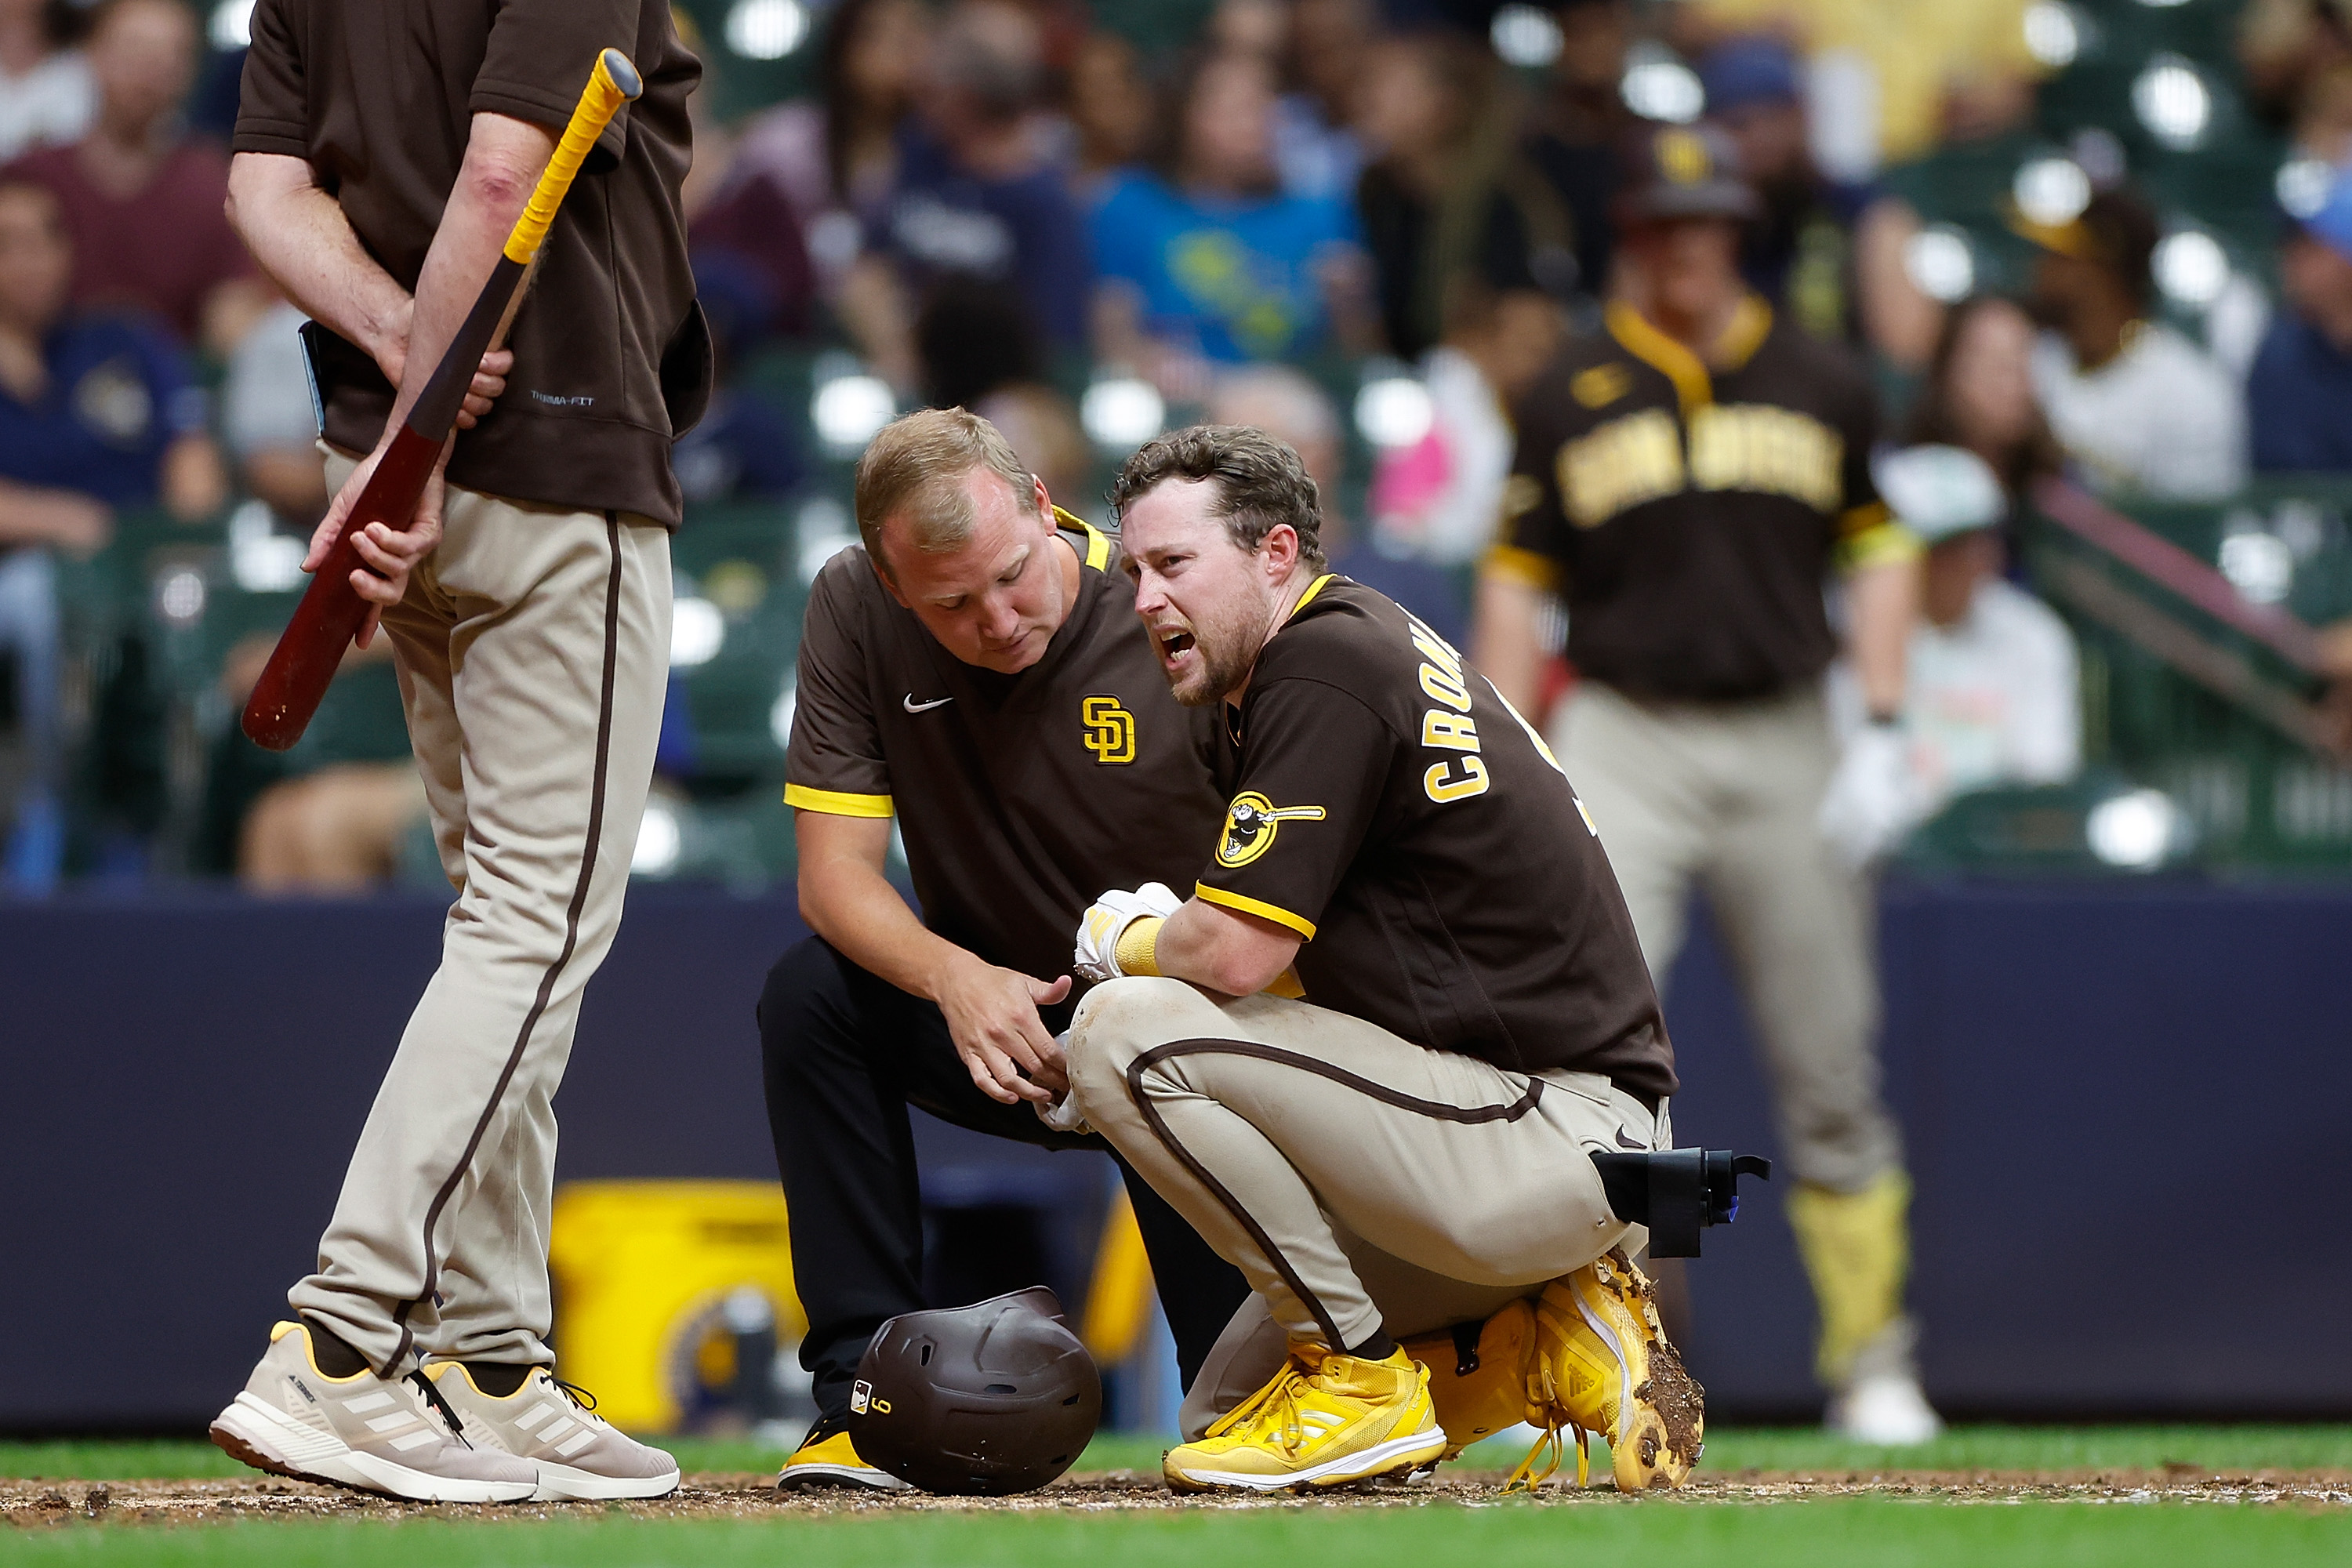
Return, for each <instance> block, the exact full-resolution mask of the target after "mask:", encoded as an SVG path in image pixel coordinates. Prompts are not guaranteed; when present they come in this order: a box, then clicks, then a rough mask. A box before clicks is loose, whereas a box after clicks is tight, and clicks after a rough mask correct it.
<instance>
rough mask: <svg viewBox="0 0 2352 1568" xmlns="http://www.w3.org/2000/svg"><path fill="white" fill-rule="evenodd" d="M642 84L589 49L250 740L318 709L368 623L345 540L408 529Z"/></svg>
mask: <svg viewBox="0 0 2352 1568" xmlns="http://www.w3.org/2000/svg"><path fill="white" fill-rule="evenodd" d="M644 90H645V83H644V81H643V80H642V79H640V78H639V77H638V75H637V68H636V67H635V66H633V65H631V64H630V63H629V58H628V57H627V56H626V55H625V54H623V53H621V51H620V50H618V49H606V50H605V51H604V53H603V54H602V55H599V56H598V57H597V58H596V68H595V70H594V71H593V72H592V73H591V74H590V76H589V78H588V86H587V87H586V89H583V91H582V92H581V94H580V102H579V103H578V105H577V106H576V107H574V108H573V110H572V121H571V123H570V124H568V125H566V126H565V127H564V128H563V136H562V140H561V141H560V142H557V143H556V147H555V155H554V156H553V157H552V158H551V159H549V160H548V163H547V172H546V173H545V174H541V175H540V177H539V186H538V188H537V189H536V190H534V191H532V192H531V195H530V204H529V205H527V206H525V207H524V208H523V213H522V216H521V217H520V218H518V219H517V220H516V221H515V226H514V228H513V229H512V231H511V232H509V234H508V236H507V243H506V247H505V249H504V250H503V251H501V252H500V254H499V262H498V265H497V266H496V267H494V268H491V269H490V277H489V280H488V282H486V283H484V284H483V285H482V291H481V293H480V294H478V295H477V296H476V297H475V300H474V305H473V309H472V310H469V311H467V315H466V321H465V324H464V325H462V326H460V327H459V328H458V329H457V337H456V338H455V339H453V340H452V341H451V342H450V344H449V347H448V349H447V350H446V352H445V353H443V354H442V355H441V363H438V364H436V365H435V366H434V367H433V374H432V377H431V379H429V380H428V381H426V382H425V390H424V391H423V392H422V393H420V394H418V395H417V398H416V401H415V404H413V405H411V406H410V408H409V410H408V418H407V420H406V422H405V423H404V424H403V425H402V426H401V427H400V429H399V430H398V431H397V432H395V433H394V436H393V438H392V444H391V445H390V446H389V447H385V448H384V453H383V460H382V461H380V462H378V463H377V464H376V467H375V471H374V472H373V473H372V474H370V475H369V476H368V481H367V484H366V485H365V486H364V487H363V488H362V489H361V491H360V494H359V499H358V500H356V501H354V502H353V503H352V510H351V515H350V516H349V517H348V518H346V519H345V520H344V522H343V531H342V532H341V534H340V535H339V536H338V537H337V538H336V540H335V542H334V545H333V547H332V548H331V549H330V550H329V551H328V552H327V559H326V560H325V561H324V562H322V563H320V566H319V570H318V572H317V574H315V575H313V576H312V577H311V579H310V587H309V588H307V589H305V590H304V591H303V594H302V602H301V603H300V604H299V605H295V606H294V615H293V617H292V618H291V619H289V621H288V622H287V623H286V629H285V631H283V632H282V633H280V634H279V635H278V647H277V648H276V649H275V650H273V651H272V652H271V654H270V656H269V663H268V666H267V667H266V668H263V670H262V672H261V679H259V680H257V681H256V682H255V683H254V687H253V695H252V697H251V698H250V699H248V700H247V702H246V705H245V720H244V727H245V732H246V735H247V738H249V739H250V740H251V741H252V742H253V743H254V744H255V745H257V746H260V747H262V748H264V749H265V750H268V751H272V752H282V751H284V750H286V749H287V748H288V747H289V746H291V745H292V744H293V743H294V742H297V741H299V740H300V739H301V738H302V731H304V730H305V729H307V728H308V727H309V726H310V716H311V715H312V714H314V713H316V712H317V711H318V710H319V700H320V698H322V697H324V696H325V695H326V692H327V683H328V682H329V681H331V680H332V679H334V678H335V668H336V666H338V665H340V664H341V662H342V658H343V650H344V649H345V648H347V647H350V646H351V641H352V637H356V636H357V635H359V629H360V625H361V623H362V621H364V620H366V619H367V612H368V603H367V601H366V600H365V599H362V598H361V597H360V595H359V591H358V590H357V589H355V588H353V587H352V573H353V572H355V571H366V570H369V567H368V565H367V563H365V562H364V561H362V560H361V559H360V553H359V551H358V550H357V548H355V547H354V546H353V545H352V536H353V535H354V534H356V533H358V532H359V531H361V530H362V529H364V528H366V527H367V526H368V524H370V523H372V522H381V523H383V524H384V525H385V526H387V527H389V528H391V529H393V530H394V531H400V530H404V529H405V528H406V527H407V526H408V521H409V519H410V518H411V517H412V516H413V515H414V514H415V510H416V502H417V500H418V498H419V497H421V496H423V495H424V493H425V481H426V480H427V479H431V478H432V476H433V465H434V462H435V461H436V459H437V458H439V456H440V453H441V447H442V444H443V443H444V442H446V441H447V440H448V438H449V430H450V427H451V426H453V425H454V424H455V423H456V422H457V411H458V410H459V409H460V408H461V407H463V406H464V405H465V401H466V392H467V388H468V387H470V386H471V385H472V384H473V380H474V371H475V369H476V367H477V366H478V365H479V364H480V363H482V355H483V354H485V353H488V352H489V349H490V346H491V344H492V342H494V341H495V340H496V339H497V338H498V337H499V335H500V333H501V331H502V329H503V327H504V324H505V322H506V320H507V318H508V315H509V311H510V310H511V309H512V307H513V306H514V304H515V303H516V301H517V300H518V299H519V298H520V289H521V286H522V282H523V279H524V275H525V274H526V273H527V272H529V270H530V264H531V262H532V261H533V260H534V259H535V258H537V257H538V255H539V247H540V245H541V242H542V241H544V240H545V239H546V237H547V230H548V226H549V225H551V224H552V223H553V222H554V221H555V209H556V208H557V207H558V206H560V205H562V202H563V194H564V192H566V191H567V190H569V189H571V187H572V176H573V175H575V174H578V173H579V172H580V165H581V163H583V161H584V160H585V159H586V158H587V156H588V150H589V149H590V148H591V147H593V146H594V145H595V144H596V138H597V137H598V136H599V135H600V134H602V133H603V132H604V127H605V126H606V125H607V124H608V123H610V122H611V121H612V118H613V116H614V114H616V113H618V112H619V110H620V108H621V105H622V104H624V103H626V102H628V101H629V100H632V99H634V98H635V97H636V96H637V95H638V94H639V93H640V92H643V91H644Z"/></svg>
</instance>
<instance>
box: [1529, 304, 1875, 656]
mask: <svg viewBox="0 0 2352 1568" xmlns="http://www.w3.org/2000/svg"><path fill="white" fill-rule="evenodd" d="M1726 357H1727V359H1728V360H1729V362H1730V363H1729V364H1728V366H1727V368H1722V369H1718V370H1717V371H1715V372H1713V373H1712V374H1710V373H1709V371H1708V370H1707V368H1706V366H1705V365H1703V364H1701V363H1699V361H1698V360H1697V358H1696V357H1695V356H1694V355H1693V354H1691V353H1690V352H1689V351H1688V350H1686V349H1685V348H1684V347H1683V346H1682V345H1681V344H1679V343H1677V342H1675V341H1674V340H1672V339H1670V338H1668V337H1666V336H1665V335H1664V333H1662V332H1660V331H1657V330H1656V329H1655V328H1654V327H1652V326H1651V325H1650V324H1649V323H1648V322H1647V321H1643V319H1642V317H1641V316H1640V315H1639V314H1637V313H1636V312H1635V311H1633V310H1632V309H1630V308H1629V307H1627V306H1624V305H1622V304H1620V305H1614V306H1612V307H1611V308H1610V310H1609V314H1608V330H1607V331H1603V332H1598V333H1594V334H1592V335H1591V336H1590V337H1587V338H1585V339H1583V340H1580V341H1579V342H1575V343H1572V344H1570V346H1569V348H1568V350H1567V351H1566V352H1565V353H1563V354H1562V355H1561V356H1560V358H1559V360H1558V361H1557V362H1556V363H1554V364H1553V366H1552V367H1551V369H1550V370H1549V371H1548V372H1546V373H1545V374H1544V377H1543V379H1542V380H1541V381H1539V382H1538V383H1537V384H1536V385H1535V387H1534V388H1533V389H1532V390H1531V391H1530V392H1529V393H1528V395H1527V396H1526V398H1525V399H1524V400H1522V402H1521V403H1520V405H1519V406H1518V411H1517V412H1518V423H1519V445H1518V456H1517V460H1516V462H1515V463H1514V465H1513V475H1512V479H1511V483H1510V488H1509V489H1508V490H1507V492H1506V501H1505V508H1506V513H1507V516H1506V520H1505V521H1504V523H1503V527H1502V534H1501V538H1500V540H1499V541H1498V542H1497V545H1496V550H1495V551H1494V552H1493V553H1492V555H1490V556H1489V558H1488V564H1489V567H1490V568H1491V569H1499V570H1501V571H1503V572H1505V573H1507V574H1509V575H1512V576H1516V577H1518V578H1520V579H1522V580H1524V581H1526V582H1528V583H1531V584H1535V585H1537V586H1538V587H1542V588H1546V589H1556V590H1557V591H1559V594H1560V595H1562V597H1563V598H1564V599H1565V600H1566V603H1567V606H1568V657H1569V660H1570V663H1572V664H1574V665H1575V666H1576V668H1577V669H1578V670H1579V672H1580V673H1581V674H1583V675H1586V676H1590V677H1591V678H1592V679H1595V680H1601V681H1605V682H1606V683H1608V684H1609V685H1611V686H1612V687H1615V688H1616V689H1619V690H1621V691H1624V692H1627V693H1629V694H1631V695H1633V696H1636V697H1643V698H1664V699H1686V700H1702V701H1737V700H1748V699H1753V698H1759V697H1768V696H1771V695H1773V694H1775V693H1777V692H1780V691H1783V690H1785V689H1789V688H1790V687H1793V686H1796V685H1799V684H1800V683H1801V682H1804V681H1809V680H1811V679H1813V678H1815V677H1816V676H1818V675H1820V674H1821V672H1822V670H1823V669H1824V668H1827V667H1828V665H1829V662H1830V660H1831V658H1832V657H1833V656H1834V655H1835V654H1836V652H1837V639H1836V637H1835V636H1834V635H1833V634H1832V631H1831V629H1830V625H1829V617H1828V615H1827V613H1826V612H1825V610H1824V607H1823V605H1822V584H1823V581H1824V579H1825V578H1826V577H1827V575H1828V573H1829V570H1830V567H1831V565H1832V562H1833V561H1836V560H1838V559H1840V558H1841V556H1842V557H1843V562H1844V563H1846V564H1849V565H1853V564H1862V563H1867V562H1869V561H1871V560H1873V559H1876V558H1878V557H1879V554H1880V552H1884V551H1888V550H1895V551H1904V550H1907V549H1908V548H1909V547H1910V546H1909V539H1908V535H1907V534H1906V533H1905V532H1904V531H1902V530H1901V528H1900V527H1899V525H1896V524H1895V523H1894V522H1893V521H1891V519H1890V518H1889V516H1888V513H1887V510H1886V507H1885V503H1884V502H1882V501H1881V500H1879V499H1878V490H1877V488H1876V486H1874V484H1873V483H1872V482H1871V478H1870V449H1871V447H1872V444H1873V443H1874V441H1875V440H1876V438H1877V400H1876V397H1875V395H1874V393H1873V391H1872V389H1871V386H1870V384H1869V381H1868V380H1867V379H1866V378H1865V376H1864V374H1863V372H1862V370H1861V369H1860V368H1859V367H1858V366H1856V365H1855V364H1854V363H1853V362H1852V361H1851V360H1850V359H1848V358H1847V356H1846V355H1845V354H1844V353H1843V351H1841V350H1840V349H1838V348H1836V347H1834V346H1832V345H1831V344H1829V343H1825V342H1821V341H1819V340H1817V339H1814V338H1811V337H1808V336H1806V335H1805V334H1804V333H1803V332H1802V331H1799V330H1798V329H1796V328H1794V327H1792V326H1790V325H1788V324H1787V323H1785V322H1781V321H1775V320H1774V319H1773V316H1772V312H1771V310H1770V308H1769V307H1768V306H1767V305H1765V304H1764V302H1763V301H1762V300H1758V299H1755V298H1754V297H1752V296H1751V297H1750V298H1749V299H1748V300H1747V301H1746V302H1745V303H1743V304H1742V305H1741V307H1740V309H1739V311H1738V315H1737V316H1736V317H1735V319H1734V321H1733V323H1732V326H1731V329H1730V331H1729V333H1728V334H1727V343H1726Z"/></svg>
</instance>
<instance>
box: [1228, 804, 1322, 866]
mask: <svg viewBox="0 0 2352 1568" xmlns="http://www.w3.org/2000/svg"><path fill="white" fill-rule="evenodd" d="M1322 820H1323V808H1322V807H1321V806H1319V805H1275V804H1274V802H1272V801H1270V800H1268V799H1266V798H1265V796H1264V795H1260V794H1258V793H1257V792H1256V791H1255V790H1245V791H1244V792H1243V793H1242V794H1240V795H1235V796H1234V804H1233V805H1230V806H1228V807H1226V808H1225V831H1224V834H1223V837H1220V838H1219V839H1218V840H1217V864H1218V865H1220V866H1246V865H1248V864H1249V863H1250V862H1251V861H1253V860H1255V859H1256V858H1258V857H1259V856H1261V855H1263V854H1265V852H1266V851H1267V850H1269V849H1271V848H1273V847H1274V835H1275V832H1276V829H1277V828H1278V827H1280V826H1281V825H1282V824H1284V823H1286V822H1320V821H1322Z"/></svg>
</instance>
